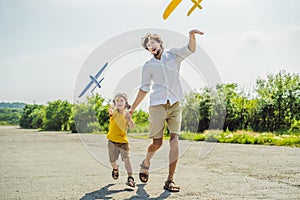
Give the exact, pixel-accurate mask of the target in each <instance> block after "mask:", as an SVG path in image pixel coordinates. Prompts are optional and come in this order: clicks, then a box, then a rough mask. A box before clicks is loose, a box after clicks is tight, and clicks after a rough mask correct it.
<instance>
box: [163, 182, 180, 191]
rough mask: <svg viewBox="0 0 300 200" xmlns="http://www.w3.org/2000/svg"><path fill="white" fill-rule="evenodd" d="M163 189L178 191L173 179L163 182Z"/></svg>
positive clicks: (178, 188)
mask: <svg viewBox="0 0 300 200" xmlns="http://www.w3.org/2000/svg"><path fill="white" fill-rule="evenodd" d="M164 189H165V190H168V191H169V192H179V191H180V187H178V186H175V183H174V181H171V180H167V181H166V182H165V185H164Z"/></svg>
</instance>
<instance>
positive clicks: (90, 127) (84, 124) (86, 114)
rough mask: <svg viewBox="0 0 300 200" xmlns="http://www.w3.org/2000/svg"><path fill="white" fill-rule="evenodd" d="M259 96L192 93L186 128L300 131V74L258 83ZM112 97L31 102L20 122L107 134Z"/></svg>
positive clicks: (140, 124)
mask: <svg viewBox="0 0 300 200" xmlns="http://www.w3.org/2000/svg"><path fill="white" fill-rule="evenodd" d="M254 92H255V94H246V93H245V92H243V91H239V90H238V85H237V84H235V83H231V84H218V85H216V86H214V87H211V88H209V87H206V88H203V89H201V90H200V91H197V92H191V93H190V94H187V95H186V97H185V100H184V101H183V102H182V111H183V112H182V130H183V131H190V132H195V133H196V132H203V131H205V130H207V129H223V130H230V131H235V130H251V131H256V132H278V133H281V132H282V133H287V132H299V131H300V112H299V111H300V76H299V74H291V73H287V72H286V71H284V70H283V71H280V72H279V73H277V74H275V75H273V74H269V75H268V76H267V78H266V79H263V78H258V79H257V80H256V84H255V88H254ZM108 102H109V99H105V98H103V97H101V96H100V95H99V94H96V95H93V96H91V97H88V98H87V100H86V101H85V102H81V103H75V104H70V103H69V102H67V101H61V100H56V101H53V102H49V103H48V104H47V105H36V104H34V105H30V104H27V105H26V106H25V108H24V109H23V113H22V115H21V117H20V120H19V124H20V127H22V128H38V129H43V130H59V131H71V132H107V131H108V124H109V117H108V111H107V110H108V106H109V103H108ZM133 119H134V121H135V122H136V127H137V128H136V129H135V130H132V131H133V132H143V131H145V132H147V126H148V113H147V112H144V111H142V110H138V111H135V113H134V114H133Z"/></svg>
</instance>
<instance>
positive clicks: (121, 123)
mask: <svg viewBox="0 0 300 200" xmlns="http://www.w3.org/2000/svg"><path fill="white" fill-rule="evenodd" d="M127 127H128V125H127V121H126V119H125V115H124V113H119V111H118V110H114V112H113V115H112V116H110V123H109V131H108V133H107V136H106V137H107V139H109V140H110V141H112V142H118V143H128V138H127V134H126V132H127Z"/></svg>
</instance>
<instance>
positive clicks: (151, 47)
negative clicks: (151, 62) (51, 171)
mask: <svg viewBox="0 0 300 200" xmlns="http://www.w3.org/2000/svg"><path fill="white" fill-rule="evenodd" d="M146 47H147V49H148V51H149V52H150V53H151V54H152V55H154V56H158V55H159V54H160V53H161V52H162V48H161V45H160V43H159V42H157V41H156V40H154V39H150V40H149V41H148V43H147V44H146Z"/></svg>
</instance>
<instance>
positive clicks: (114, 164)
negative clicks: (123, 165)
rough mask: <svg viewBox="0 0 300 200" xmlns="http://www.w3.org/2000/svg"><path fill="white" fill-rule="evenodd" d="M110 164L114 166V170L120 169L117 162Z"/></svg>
mask: <svg viewBox="0 0 300 200" xmlns="http://www.w3.org/2000/svg"><path fill="white" fill-rule="evenodd" d="M110 164H111V166H112V168H113V169H118V167H119V166H118V165H117V162H111V163H110Z"/></svg>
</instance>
